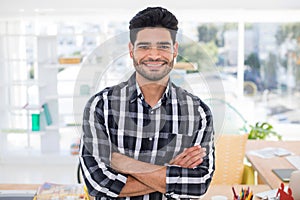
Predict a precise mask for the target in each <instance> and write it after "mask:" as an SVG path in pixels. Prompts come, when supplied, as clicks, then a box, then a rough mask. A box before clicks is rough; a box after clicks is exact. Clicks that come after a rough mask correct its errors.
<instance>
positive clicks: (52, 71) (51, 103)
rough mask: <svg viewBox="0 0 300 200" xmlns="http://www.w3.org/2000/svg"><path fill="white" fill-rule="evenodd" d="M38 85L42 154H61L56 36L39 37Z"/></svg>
mask: <svg viewBox="0 0 300 200" xmlns="http://www.w3.org/2000/svg"><path fill="white" fill-rule="evenodd" d="M37 50H38V52H37V54H38V55H37V58H38V83H39V90H38V92H39V95H38V98H39V105H40V106H42V112H41V113H40V125H41V129H42V130H43V131H44V132H45V133H44V134H42V135H41V151H42V153H55V152H59V147H60V145H59V138H60V136H59V125H60V124H59V121H60V120H59V113H58V95H57V73H58V67H57V65H58V63H57V62H58V58H57V40H56V36H38V37H37Z"/></svg>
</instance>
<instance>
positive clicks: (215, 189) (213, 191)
mask: <svg viewBox="0 0 300 200" xmlns="http://www.w3.org/2000/svg"><path fill="white" fill-rule="evenodd" d="M39 186H40V185H38V184H0V190H37V188H38V187H39ZM231 187H232V186H231V185H211V186H210V187H209V189H208V191H207V193H206V194H205V196H204V197H203V198H201V200H211V197H212V196H215V195H223V196H226V197H228V200H232V199H233V193H232V189H231ZM242 187H244V188H246V187H248V186H246V185H243V186H242V185H235V186H234V188H235V189H236V191H240V190H241V188H242ZM250 188H251V189H252V191H253V193H254V194H256V193H259V192H263V191H266V190H270V187H269V186H267V185H254V186H250ZM253 199H255V200H256V199H257V198H253Z"/></svg>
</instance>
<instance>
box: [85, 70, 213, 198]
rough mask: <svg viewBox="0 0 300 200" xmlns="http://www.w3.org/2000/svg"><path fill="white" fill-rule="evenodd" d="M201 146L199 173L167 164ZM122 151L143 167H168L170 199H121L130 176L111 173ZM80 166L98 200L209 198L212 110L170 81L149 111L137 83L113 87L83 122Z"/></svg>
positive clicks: (97, 100)
mask: <svg viewBox="0 0 300 200" xmlns="http://www.w3.org/2000/svg"><path fill="white" fill-rule="evenodd" d="M197 144H200V145H201V146H202V147H205V148H206V150H207V156H206V157H205V158H204V161H203V163H202V164H201V165H199V166H198V167H196V168H194V169H187V168H182V167H179V166H171V165H169V164H168V163H169V162H170V160H171V159H172V158H174V157H175V156H176V155H178V154H179V153H181V152H182V151H183V150H184V148H187V147H191V146H194V145H197ZM114 151H117V152H119V153H122V154H125V155H127V156H130V157H132V158H135V159H137V160H140V161H144V162H148V163H152V164H157V165H165V166H167V174H166V182H167V186H166V190H167V193H166V194H161V193H158V192H156V193H151V194H148V195H144V196H138V197H131V198H129V197H127V198H118V194H119V193H120V191H121V190H122V188H123V186H124V185H125V183H126V179H127V176H126V175H124V174H120V173H118V172H116V171H115V170H113V169H112V168H111V167H110V155H111V153H112V152H114ZM80 162H81V165H82V169H83V174H84V177H85V183H86V185H87V187H88V190H89V193H90V194H91V195H92V196H96V199H136V200H144V199H154V200H156V199H166V198H168V199H172V198H174V199H179V198H181V199H184V198H187V199H188V198H198V197H199V196H201V195H202V194H204V193H205V192H206V190H207V188H208V186H209V184H210V181H211V178H212V175H213V172H214V130H213V123H212V115H211V111H210V109H209V108H208V107H207V106H206V105H205V104H204V103H203V102H202V101H201V100H200V99H199V98H198V97H196V96H193V95H192V94H190V93H188V92H187V91H185V90H183V89H182V88H180V87H177V86H175V85H174V84H173V83H172V82H171V81H170V82H169V84H168V87H167V89H166V91H165V93H164V95H163V97H162V98H161V100H160V101H159V102H158V103H157V104H156V105H155V106H154V107H152V108H151V107H150V106H149V105H148V104H147V103H146V102H145V100H144V98H143V95H142V93H141V91H140V88H139V87H138V84H137V83H136V80H135V73H134V74H133V75H132V76H131V78H130V79H129V80H128V81H127V82H123V83H120V84H119V85H116V86H113V87H109V88H106V89H104V90H103V91H101V92H99V93H98V94H96V95H94V96H93V97H92V98H91V99H90V100H89V101H88V103H87V105H86V107H85V110H84V117H83V136H82V139H81V148H80Z"/></svg>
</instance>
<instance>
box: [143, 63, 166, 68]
mask: <svg viewBox="0 0 300 200" xmlns="http://www.w3.org/2000/svg"><path fill="white" fill-rule="evenodd" d="M146 65H147V66H149V67H159V66H162V65H163V64H161V63H160V64H146Z"/></svg>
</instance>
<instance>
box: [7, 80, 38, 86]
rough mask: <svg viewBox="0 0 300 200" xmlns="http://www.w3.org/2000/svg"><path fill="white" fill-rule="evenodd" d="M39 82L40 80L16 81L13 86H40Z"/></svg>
mask: <svg viewBox="0 0 300 200" xmlns="http://www.w3.org/2000/svg"><path fill="white" fill-rule="evenodd" d="M38 84H39V82H38V80H18V81H17V80H16V81H12V84H11V85H28V86H30V85H38ZM6 85H10V84H6Z"/></svg>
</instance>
